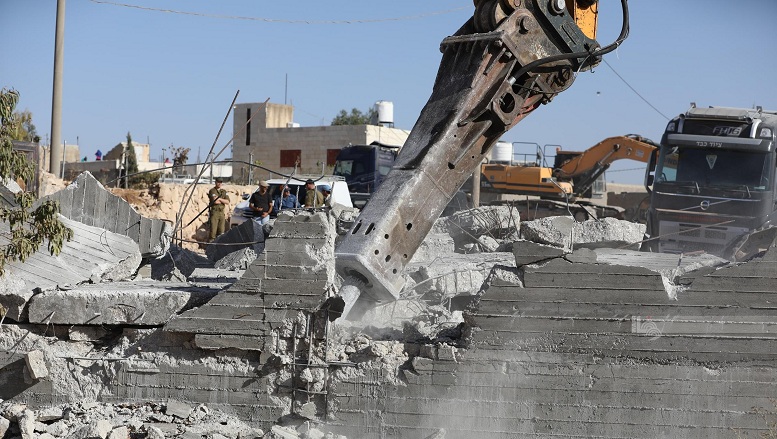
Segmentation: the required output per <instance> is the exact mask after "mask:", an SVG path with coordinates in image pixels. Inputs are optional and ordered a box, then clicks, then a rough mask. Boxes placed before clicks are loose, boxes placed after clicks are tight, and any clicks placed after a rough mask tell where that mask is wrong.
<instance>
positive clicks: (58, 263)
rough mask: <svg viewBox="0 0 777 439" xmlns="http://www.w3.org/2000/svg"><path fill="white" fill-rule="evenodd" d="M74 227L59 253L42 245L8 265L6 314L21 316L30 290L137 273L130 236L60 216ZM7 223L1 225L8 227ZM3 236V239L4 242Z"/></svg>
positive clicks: (2, 297) (2, 301) (1, 297)
mask: <svg viewBox="0 0 777 439" xmlns="http://www.w3.org/2000/svg"><path fill="white" fill-rule="evenodd" d="M60 220H62V222H63V223H64V224H65V226H66V227H69V228H70V229H72V230H73V239H72V240H71V241H68V242H65V243H64V244H63V245H62V251H61V253H60V254H59V255H58V256H52V255H51V254H50V253H49V251H48V249H47V248H46V247H45V246H43V248H41V249H39V250H38V251H37V252H36V253H34V254H33V255H31V256H30V257H29V258H28V259H27V260H26V261H25V262H21V261H13V262H10V263H9V264H8V265H7V266H6V275H5V277H4V278H3V280H2V281H0V282H2V285H5V286H9V288H8V289H6V290H1V291H0V306H2V307H4V308H5V309H7V310H8V311H7V313H8V314H7V317H9V318H13V319H14V320H17V321H18V320H19V319H21V318H22V314H23V309H24V306H25V305H24V304H25V303H26V302H27V301H28V300H29V299H30V292H32V291H36V290H41V291H46V290H51V289H53V288H56V287H62V288H65V287H69V286H72V285H78V284H81V283H83V282H87V281H91V282H105V281H120V280H124V279H127V278H129V277H131V276H133V275H134V273H135V272H136V271H137V269H138V266H139V265H140V261H141V257H140V252H139V251H138V245H137V244H136V243H135V242H134V241H133V240H131V239H130V238H128V237H126V236H123V235H119V234H116V233H113V232H109V231H106V230H104V229H98V228H96V227H91V226H87V225H84V224H82V223H79V222H76V221H73V220H69V219H67V218H65V217H62V216H60ZM7 227H8V225H7V224H6V223H0V229H5V230H7ZM3 239H4V238H0V243H4V242H6V241H3Z"/></svg>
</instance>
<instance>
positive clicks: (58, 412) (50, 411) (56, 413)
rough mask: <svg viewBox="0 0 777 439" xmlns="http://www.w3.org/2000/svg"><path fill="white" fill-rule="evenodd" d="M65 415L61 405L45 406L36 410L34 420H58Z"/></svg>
mask: <svg viewBox="0 0 777 439" xmlns="http://www.w3.org/2000/svg"><path fill="white" fill-rule="evenodd" d="M64 416H65V413H64V411H63V410H62V408H61V407H47V408H45V409H42V410H38V412H37V413H36V414H35V420H36V421H38V422H51V421H58V420H60V419H62V418H63V417H64Z"/></svg>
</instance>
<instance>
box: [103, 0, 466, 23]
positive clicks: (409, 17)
mask: <svg viewBox="0 0 777 439" xmlns="http://www.w3.org/2000/svg"><path fill="white" fill-rule="evenodd" d="M89 1H90V2H92V3H98V4H102V5H111V6H121V7H124V8H133V9H141V10H144V11H154V12H167V13H171V14H182V15H193V16H196V17H208V18H220V19H227V20H246V21H261V22H264V23H285V24H363V23H381V22H386V21H405V20H418V19H421V18H426V17H431V16H435V15H444V14H450V13H453V12H458V11H461V10H464V9H471V7H470V6H464V7H461V8H455V9H448V10H444V11H434V12H427V13H424V14H418V15H406V16H403V17H390V18H375V19H362V20H284V19H277V18H262V17H245V16H240V15H220V14H205V13H201V12H190V11H177V10H173V9H161V8H150V7H146V6H139V5H130V4H126V3H116V2H110V1H105V0H89Z"/></svg>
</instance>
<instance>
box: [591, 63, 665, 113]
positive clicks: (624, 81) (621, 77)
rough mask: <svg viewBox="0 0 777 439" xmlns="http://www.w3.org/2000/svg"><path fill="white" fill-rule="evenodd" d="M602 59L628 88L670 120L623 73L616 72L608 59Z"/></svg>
mask: <svg viewBox="0 0 777 439" xmlns="http://www.w3.org/2000/svg"><path fill="white" fill-rule="evenodd" d="M602 61H603V62H604V64H606V65H607V67H609V68H610V70H612V72H613V73H615V76H617V77H618V78H620V80H621V81H623V83H624V84H626V86H627V87H628V88H630V89H631V91H633V92H634V94H636V95H637V96H639V98H640V99H642V100H643V101H645V103H646V104H648V105H649V106H650V108H652V109H654V110H656V113H658V114H660V115H661V116H663V117H664V119H666V120H670V119H669V118H668V117H666V115H665V114H664V113H662V112H661V111H660V110H659V109H658V108H656V107H655V106H654V105H653V104H651V103H650V102H649V101H648V100H647V99H645V97H644V96H642V95H641V94H639V92H638V91H637V90H636V89H635V88H634V87H632V86H631V84H629V83H628V81H626V80H625V79H623V76H621V75H620V74H619V73H618V72H616V71H615V69H614V68H612V66H611V65H610V63H608V62H607V60H606V59H602Z"/></svg>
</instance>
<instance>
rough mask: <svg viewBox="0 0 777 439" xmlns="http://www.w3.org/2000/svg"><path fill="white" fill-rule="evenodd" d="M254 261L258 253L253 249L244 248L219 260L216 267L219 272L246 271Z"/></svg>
mask: <svg viewBox="0 0 777 439" xmlns="http://www.w3.org/2000/svg"><path fill="white" fill-rule="evenodd" d="M254 260H256V252H254V250H253V249H252V248H243V249H240V250H238V251H236V252H232V253H230V254H228V255H226V256H224V257H223V258H221V259H219V260H218V261H216V264H215V265H214V267H215V268H218V269H219V270H231V271H236V270H246V269H248V266H249V265H251V263H252V262H254Z"/></svg>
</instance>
